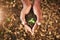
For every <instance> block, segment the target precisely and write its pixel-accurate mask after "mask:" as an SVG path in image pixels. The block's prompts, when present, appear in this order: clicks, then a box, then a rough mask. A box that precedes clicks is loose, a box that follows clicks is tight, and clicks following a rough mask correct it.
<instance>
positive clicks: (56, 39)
mask: <svg viewBox="0 0 60 40" xmlns="http://www.w3.org/2000/svg"><path fill="white" fill-rule="evenodd" d="M0 6H1V7H7V9H8V11H7V12H8V14H7V15H8V17H7V18H6V21H5V24H4V25H3V28H2V29H1V30H0V40H60V1H59V0H41V5H40V6H41V9H42V12H43V18H44V20H43V21H42V24H41V25H40V26H39V28H38V30H36V32H35V35H33V36H31V35H30V33H26V32H25V30H24V27H23V25H22V24H21V21H20V12H21V9H22V3H21V1H20V0H0ZM34 18H35V17H34Z"/></svg>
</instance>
